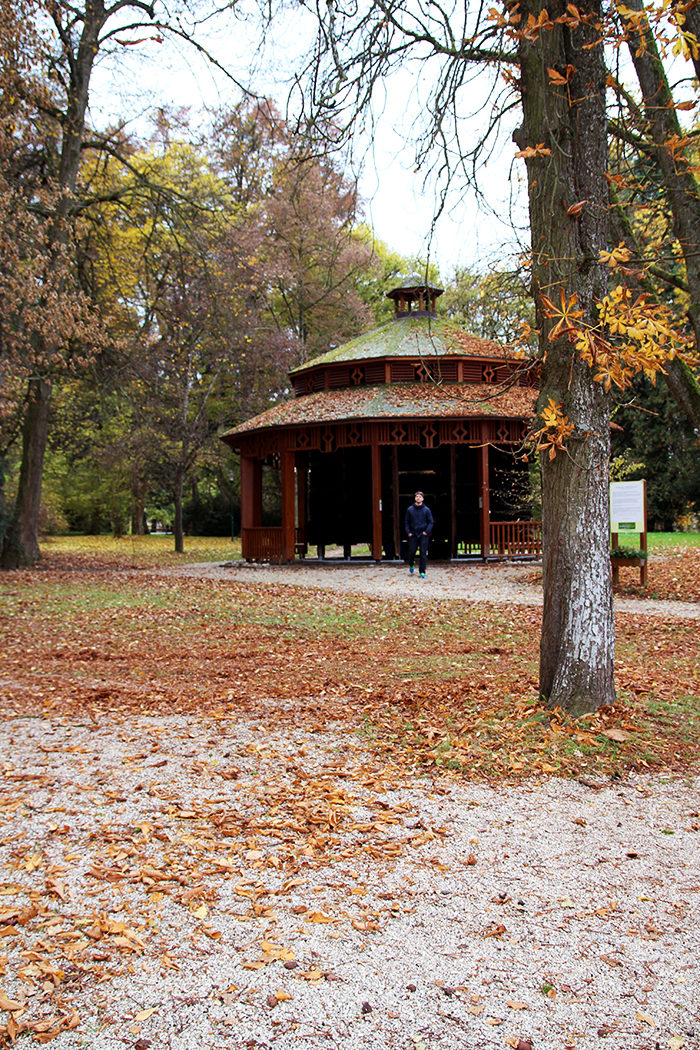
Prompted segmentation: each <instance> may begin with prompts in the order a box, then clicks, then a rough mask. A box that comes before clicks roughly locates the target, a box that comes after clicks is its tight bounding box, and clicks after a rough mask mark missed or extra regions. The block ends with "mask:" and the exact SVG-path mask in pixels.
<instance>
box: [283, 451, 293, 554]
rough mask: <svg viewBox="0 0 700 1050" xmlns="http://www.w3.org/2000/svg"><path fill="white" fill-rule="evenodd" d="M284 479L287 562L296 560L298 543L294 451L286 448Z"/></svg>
mask: <svg viewBox="0 0 700 1050" xmlns="http://www.w3.org/2000/svg"><path fill="white" fill-rule="evenodd" d="M280 470H281V481H282V533H283V540H282V550H283V554H282V556H283V558H284V560H285V561H286V562H288V561H294V554H295V544H296V520H295V518H296V514H295V511H296V492H295V487H296V486H295V483H294V480H295V479H294V452H292V451H291V450H290V449H284V450H283V451H282V452H281V453H280Z"/></svg>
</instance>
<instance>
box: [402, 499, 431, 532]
mask: <svg viewBox="0 0 700 1050" xmlns="http://www.w3.org/2000/svg"><path fill="white" fill-rule="evenodd" d="M404 526H405V528H406V532H407V533H408V532H413V533H415V535H417V536H420V535H421V534H422V533H424V532H427V534H428V535H430V533H431V532H432V531H433V515H432V514H431V513H430V507H426V505H425V503H421V505H420V507H419V506H417V505H416V504H415V503H412V504H411V506H410V507H409V508H408V510H407V511H406V520H405V522H404Z"/></svg>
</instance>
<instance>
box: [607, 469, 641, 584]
mask: <svg viewBox="0 0 700 1050" xmlns="http://www.w3.org/2000/svg"><path fill="white" fill-rule="evenodd" d="M621 532H638V533H639V534H640V535H639V549H640V550H641V551H643V552H644V556H643V557H642V558H641V559H640V560H639V582H640V583H641V584H643V585H644V586H645V587H646V584H647V579H648V567H647V557H646V554H647V483H646V481H613V482H611V484H610V540H611V544H612V546H613V548H614V547H617V546H618V544H619V534H620V533H621ZM633 564H634V563H633ZM618 579H619V566H617V567H616V566H613V582H614V583H617V582H618Z"/></svg>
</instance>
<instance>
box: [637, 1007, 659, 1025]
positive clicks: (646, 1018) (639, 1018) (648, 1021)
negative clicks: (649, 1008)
mask: <svg viewBox="0 0 700 1050" xmlns="http://www.w3.org/2000/svg"><path fill="white" fill-rule="evenodd" d="M636 1019H637V1021H642V1022H643V1023H644V1024H648V1025H651V1027H652V1028H656V1021H655V1020H654V1018H653V1017H650V1016H649V1014H645V1013H643V1012H642V1011H641V1010H637V1014H636Z"/></svg>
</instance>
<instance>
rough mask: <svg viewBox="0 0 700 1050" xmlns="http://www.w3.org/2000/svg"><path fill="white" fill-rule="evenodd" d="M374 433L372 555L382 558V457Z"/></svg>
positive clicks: (379, 559) (376, 558)
mask: <svg viewBox="0 0 700 1050" xmlns="http://www.w3.org/2000/svg"><path fill="white" fill-rule="evenodd" d="M380 452H381V450H380V448H379V441H378V438H377V435H376V433H375V434H372V557H373V558H374V560H375V561H381V559H382V459H381V455H380Z"/></svg>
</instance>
